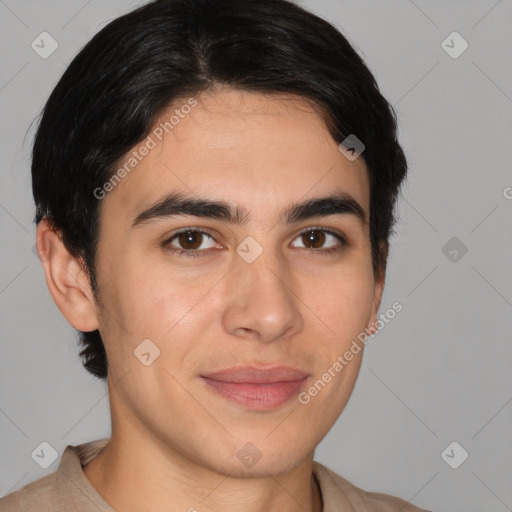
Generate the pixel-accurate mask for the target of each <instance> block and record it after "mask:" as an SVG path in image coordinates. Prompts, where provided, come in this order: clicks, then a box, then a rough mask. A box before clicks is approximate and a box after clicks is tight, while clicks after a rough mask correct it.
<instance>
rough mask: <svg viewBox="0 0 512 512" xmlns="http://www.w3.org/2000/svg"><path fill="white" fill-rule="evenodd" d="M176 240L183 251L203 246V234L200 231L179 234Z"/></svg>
mask: <svg viewBox="0 0 512 512" xmlns="http://www.w3.org/2000/svg"><path fill="white" fill-rule="evenodd" d="M176 239H177V240H178V242H179V243H180V246H181V247H182V248H183V249H187V250H192V249H197V248H198V247H200V246H201V242H202V241H203V234H202V233H199V231H184V232H182V233H179V234H178V236H177V238H176Z"/></svg>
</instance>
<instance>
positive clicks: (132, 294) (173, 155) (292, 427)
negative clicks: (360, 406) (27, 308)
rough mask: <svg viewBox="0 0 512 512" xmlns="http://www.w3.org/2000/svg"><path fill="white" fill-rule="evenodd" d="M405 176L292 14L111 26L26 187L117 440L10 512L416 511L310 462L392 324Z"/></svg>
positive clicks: (365, 98) (87, 61) (46, 259)
mask: <svg viewBox="0 0 512 512" xmlns="http://www.w3.org/2000/svg"><path fill="white" fill-rule="evenodd" d="M406 168H407V166H406V160H405V157H404V154H403V152H402V150H401V148H400V146H399V144H398V142H397V139H396V122H395V118H394V113H393V111H392V108H391V107H390V106H389V104H388V103H387V102H386V100H385V99H384V98H383V97H382V96H381V94H380V93H379V90H378V87H377V85H376V84H375V81H374V79H373V76H372V75H371V73H370V72H369V70H368V69H367V68H366V66H365V65H364V63H363V62H362V61H361V59H360V58H359V57H358V55H357V54H356V52H355V51H354V50H353V49H352V48H351V47H350V45H349V44H348V42H347V41H346V39H345V38H344V37H343V36H342V35H341V34H340V33H339V32H338V31H337V30H336V29H335V28H334V27H332V26H331V25H329V24H328V23H327V22H325V21H324V20H321V19H319V18H318V17H316V16H314V15H312V14H310V13H308V12H307V11H305V10H303V9H302V8H300V7H298V6H297V5H295V4H293V3H291V2H288V1H287V0H160V1H155V2H150V3H148V4H146V5H145V6H143V7H141V8H139V9H137V10H135V11H133V12H132V13H129V14H127V15H125V16H123V17H121V18H118V19H116V20H114V21H113V22H111V23H110V24H109V25H107V26H106V27H105V28H104V29H103V30H102V31H101V32H100V33H99V34H97V35H96V36H95V37H94V38H93V39H92V40H91V41H90V42H89V43H88V44H87V45H86V46H85V48H84V49H83V50H82V51H81V52H80V53H79V55H78V56H77V57H76V58H75V59H74V61H73V62H72V63H71V64H70V66H69V68H68V69H67V70H66V72H65V74H64V76H63V77H62V79H61V80H60V82H59V83H58V84H57V86H56V87H55V89H54V91H53V93H52V95H51V97H50V98H49V100H48V103H47V105H46V106H45V109H44V114H43V116H42V119H41V123H40V126H39V129H38V133H37V136H36V140H35V143H34V150H33V161H32V176H33V191H34V198H35V202H36V207H37V212H36V219H35V220H36V222H37V247H38V253H39V255H40V258H41V261H42V264H43V267H44V271H45V276H46V281H47V285H48V288H49V291H50V293H51V294H52V297H53V299H54V301H55V303H56V304H57V306H58V307H59V309H60V310H61V312H62V314H63V315H64V316H65V318H66V319H67V320H68V321H69V323H70V324H71V325H72V326H73V327H74V328H76V329H77V330H78V331H80V333H82V334H81V336H82V338H81V341H82V343H83V345H84V349H83V350H82V352H81V356H82V357H83V360H84V366H85V367H86V368H87V370H88V371H90V372H91V373H92V374H94V375H96V376H97V377H100V378H102V379H107V382H108V388H109V397H110V407H111V415H112V436H111V438H110V439H104V440H97V441H92V442H90V443H85V444H83V445H79V446H71V445H70V446H67V447H66V450H65V452H64V454H63V456H62V459H61V461H60V464H59V468H58V470H57V471H56V472H54V473H52V474H50V475H48V476H46V477H44V478H42V479H40V480H38V481H36V482H33V483H31V484H28V485H27V486H25V487H24V488H22V489H21V490H19V491H16V492H14V493H11V494H9V495H8V496H6V497H4V498H3V499H2V500H0V510H1V511H2V512H3V511H16V510H23V511H25V512H31V511H35V510H38V511H40V510H59V511H60V510H62V511H72V510H76V511H80V512H85V511H97V510H101V511H111V510H122V511H123V512H133V511H144V510H148V511H159V510H166V511H190V512H192V511H196V510H197V511H201V512H202V511H212V512H213V511H220V510H222V511H224V512H226V511H228V512H231V511H238V510H244V511H246V512H263V511H277V510H279V511H284V512H292V511H299V510H307V511H314V512H320V511H322V510H323V511H324V512H333V511H337V510H340V511H356V510H357V511H397V512H398V511H399V510H400V511H403V512H413V511H419V510H421V509H419V508H417V507H415V506H413V505H412V504H409V503H407V502H406V501H405V500H402V499H400V498H395V497H392V496H389V495H384V494H379V493H372V492H367V491H364V490H362V489H360V488H358V487H356V486H355V485H353V484H351V483H350V482H348V481H347V480H345V479H344V478H342V477H341V476H339V475H337V474H336V473H334V472H333V471H332V470H330V469H328V468H327V467H325V466H323V465H321V464H320V463H318V462H316V461H314V460H313V458H314V452H315V448H316V446H317V445H318V444H319V443H320V441H321V440H322V438H323V437H324V436H325V435H326V434H327V432H328V431H329V429H330V428H331V427H332V426H333V424H334V423H335V421H336V419H337V418H338V417H339V415H340V414H341V412H342V411H343V409H344V407H345V405H346V404H347V402H348V400H349V397H350V395H351V392H352V390H353V388H354V385H355V382H356V379H357V375H358V372H359V368H360V365H361V361H362V354H363V348H364V343H362V342H361V340H362V339H363V338H361V333H365V332H372V330H373V329H375V325H376V323H377V322H378V316H377V315H378V310H379V306H380V303H381V297H382V292H383V287H384V279H385V267H386V258H387V253H388V247H389V236H390V233H391V230H392V225H393V222H394V217H393V208H394V204H395V200H396V197H397V194H398V191H399V187H400V185H401V183H402V181H403V179H404V178H405V175H406ZM356 340H359V342H356ZM355 342H356V343H355ZM354 343H355V344H354ZM349 354H352V355H351V356H350V355H349Z"/></svg>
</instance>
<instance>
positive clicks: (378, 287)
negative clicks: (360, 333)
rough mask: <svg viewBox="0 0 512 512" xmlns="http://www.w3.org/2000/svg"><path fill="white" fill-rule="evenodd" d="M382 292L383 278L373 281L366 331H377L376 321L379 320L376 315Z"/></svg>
mask: <svg viewBox="0 0 512 512" xmlns="http://www.w3.org/2000/svg"><path fill="white" fill-rule="evenodd" d="M383 291H384V278H381V279H379V280H375V286H374V291H373V301H372V307H371V312H370V319H369V321H368V326H367V329H368V330H369V331H370V332H374V331H377V330H378V329H377V327H376V324H377V320H378V319H379V318H378V316H377V314H378V312H379V307H380V303H381V301H382V292H383Z"/></svg>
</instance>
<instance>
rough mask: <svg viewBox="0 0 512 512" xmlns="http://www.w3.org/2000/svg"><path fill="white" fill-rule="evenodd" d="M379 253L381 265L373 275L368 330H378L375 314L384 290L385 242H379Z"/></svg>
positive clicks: (386, 249)
mask: <svg viewBox="0 0 512 512" xmlns="http://www.w3.org/2000/svg"><path fill="white" fill-rule="evenodd" d="M381 254H383V261H384V262H383V263H382V267H381V268H380V269H379V271H378V272H377V275H376V277H375V285H374V289H373V301H372V307H371V311H370V319H369V320H368V325H367V329H368V330H369V331H370V332H374V331H378V329H377V321H378V320H379V318H378V316H377V314H378V312H379V307H380V303H381V301H382V293H383V291H384V283H385V280H386V262H387V256H388V247H387V245H385V244H383V243H382V244H381Z"/></svg>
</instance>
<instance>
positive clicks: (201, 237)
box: [164, 229, 215, 256]
mask: <svg viewBox="0 0 512 512" xmlns="http://www.w3.org/2000/svg"><path fill="white" fill-rule="evenodd" d="M208 239H210V240H211V242H210V244H209V245H208ZM164 246H165V247H167V248H168V249H169V250H171V251H172V252H175V253H177V254H183V255H189V256H199V255H203V254H202V253H206V252H207V251H206V249H210V248H212V247H214V246H215V240H214V239H213V238H212V236H211V235H209V234H208V233H206V232H205V231H200V230H197V229H185V230H183V231H179V232H178V233H175V234H174V235H173V236H172V237H171V238H169V239H168V240H167V241H166V242H164Z"/></svg>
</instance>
